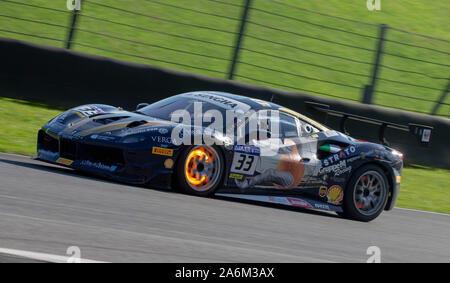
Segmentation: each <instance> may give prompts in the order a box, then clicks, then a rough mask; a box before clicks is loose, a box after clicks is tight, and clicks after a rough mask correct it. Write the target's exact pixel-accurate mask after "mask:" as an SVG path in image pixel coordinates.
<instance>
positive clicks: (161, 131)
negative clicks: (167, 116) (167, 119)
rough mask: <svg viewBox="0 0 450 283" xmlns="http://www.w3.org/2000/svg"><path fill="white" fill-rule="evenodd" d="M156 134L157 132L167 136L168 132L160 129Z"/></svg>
mask: <svg viewBox="0 0 450 283" xmlns="http://www.w3.org/2000/svg"><path fill="white" fill-rule="evenodd" d="M158 132H159V133H160V134H161V135H165V134H167V133H168V132H169V130H168V129H166V128H161V129H159V130H158Z"/></svg>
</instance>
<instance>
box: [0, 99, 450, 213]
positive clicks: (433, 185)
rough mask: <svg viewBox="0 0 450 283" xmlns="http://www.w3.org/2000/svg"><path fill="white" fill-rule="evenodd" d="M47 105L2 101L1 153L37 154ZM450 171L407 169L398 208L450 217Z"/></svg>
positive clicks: (54, 112)
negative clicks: (440, 213)
mask: <svg viewBox="0 0 450 283" xmlns="http://www.w3.org/2000/svg"><path fill="white" fill-rule="evenodd" d="M60 113H61V111H60V110H51V109H49V108H48V107H46V106H45V105H41V104H36V103H30V102H26V101H20V100H13V99H7V98H0V125H1V126H0V136H1V137H2V138H1V139H0V151H1V152H8V153H16V154H24V155H30V156H32V155H35V154H36V149H35V148H36V134H37V131H38V130H39V129H40V128H41V126H42V125H44V124H45V123H46V122H47V121H49V120H50V119H52V118H53V117H55V116H56V115H58V114H60ZM449 188H450V172H449V171H448V170H442V169H430V168H423V167H409V168H405V169H404V173H403V183H402V186H401V192H400V197H399V200H398V203H397V206H400V207H405V208H413V209H421V210H428V211H435V212H442V213H449V214H450V190H449Z"/></svg>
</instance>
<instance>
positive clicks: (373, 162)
mask: <svg viewBox="0 0 450 283" xmlns="http://www.w3.org/2000/svg"><path fill="white" fill-rule="evenodd" d="M366 165H375V166H377V167H379V168H380V169H382V170H383V172H384V173H385V174H386V179H387V180H388V187H389V194H388V200H387V202H386V206H385V207H384V210H390V209H391V204H392V201H393V199H394V195H395V192H394V188H395V174H394V172H393V171H392V168H390V167H389V166H388V165H387V164H384V163H383V162H379V161H377V160H370V161H367V162H364V163H361V164H360V166H358V167H357V168H355V170H354V171H353V174H355V172H356V171H357V170H358V169H359V168H361V167H363V166H366ZM353 174H352V175H351V176H350V178H351V177H352V176H353Z"/></svg>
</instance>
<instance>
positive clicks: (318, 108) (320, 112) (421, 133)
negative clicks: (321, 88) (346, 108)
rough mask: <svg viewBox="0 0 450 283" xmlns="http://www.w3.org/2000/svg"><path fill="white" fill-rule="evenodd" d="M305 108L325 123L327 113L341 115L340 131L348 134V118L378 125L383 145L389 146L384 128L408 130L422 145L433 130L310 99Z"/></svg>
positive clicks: (428, 140)
mask: <svg viewBox="0 0 450 283" xmlns="http://www.w3.org/2000/svg"><path fill="white" fill-rule="evenodd" d="M305 104H306V109H307V111H308V112H309V113H310V114H311V115H312V118H313V119H314V120H317V121H318V122H321V123H325V122H326V120H327V118H328V115H332V116H335V117H341V121H340V131H341V132H343V133H345V134H347V135H348V134H349V133H348V131H347V129H346V122H347V121H348V120H349V119H350V120H356V121H361V122H363V123H370V124H375V125H378V126H380V128H379V132H378V139H379V142H380V143H381V144H383V145H387V146H389V142H388V141H387V140H386V137H385V131H386V128H393V129H397V130H401V131H405V132H409V133H411V134H413V135H414V136H416V138H417V141H418V143H419V144H420V145H422V146H428V144H429V143H430V141H431V132H432V131H433V129H434V128H433V127H431V126H425V125H420V124H414V123H408V125H401V124H396V123H392V122H387V121H383V120H378V119H373V118H369V117H364V116H360V115H355V114H351V113H345V112H341V111H336V110H332V109H330V106H329V105H327V104H321V103H316V102H312V101H306V102H305Z"/></svg>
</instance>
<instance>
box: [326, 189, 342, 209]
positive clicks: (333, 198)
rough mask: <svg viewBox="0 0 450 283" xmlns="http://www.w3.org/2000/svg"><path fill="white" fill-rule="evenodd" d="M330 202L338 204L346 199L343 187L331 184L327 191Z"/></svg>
mask: <svg viewBox="0 0 450 283" xmlns="http://www.w3.org/2000/svg"><path fill="white" fill-rule="evenodd" d="M327 197H328V202H329V203H332V204H334V205H338V204H339V203H340V202H341V201H342V200H343V199H344V193H343V191H342V188H341V187H340V186H338V185H334V186H331V187H330V188H329V189H328V193H327Z"/></svg>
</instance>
